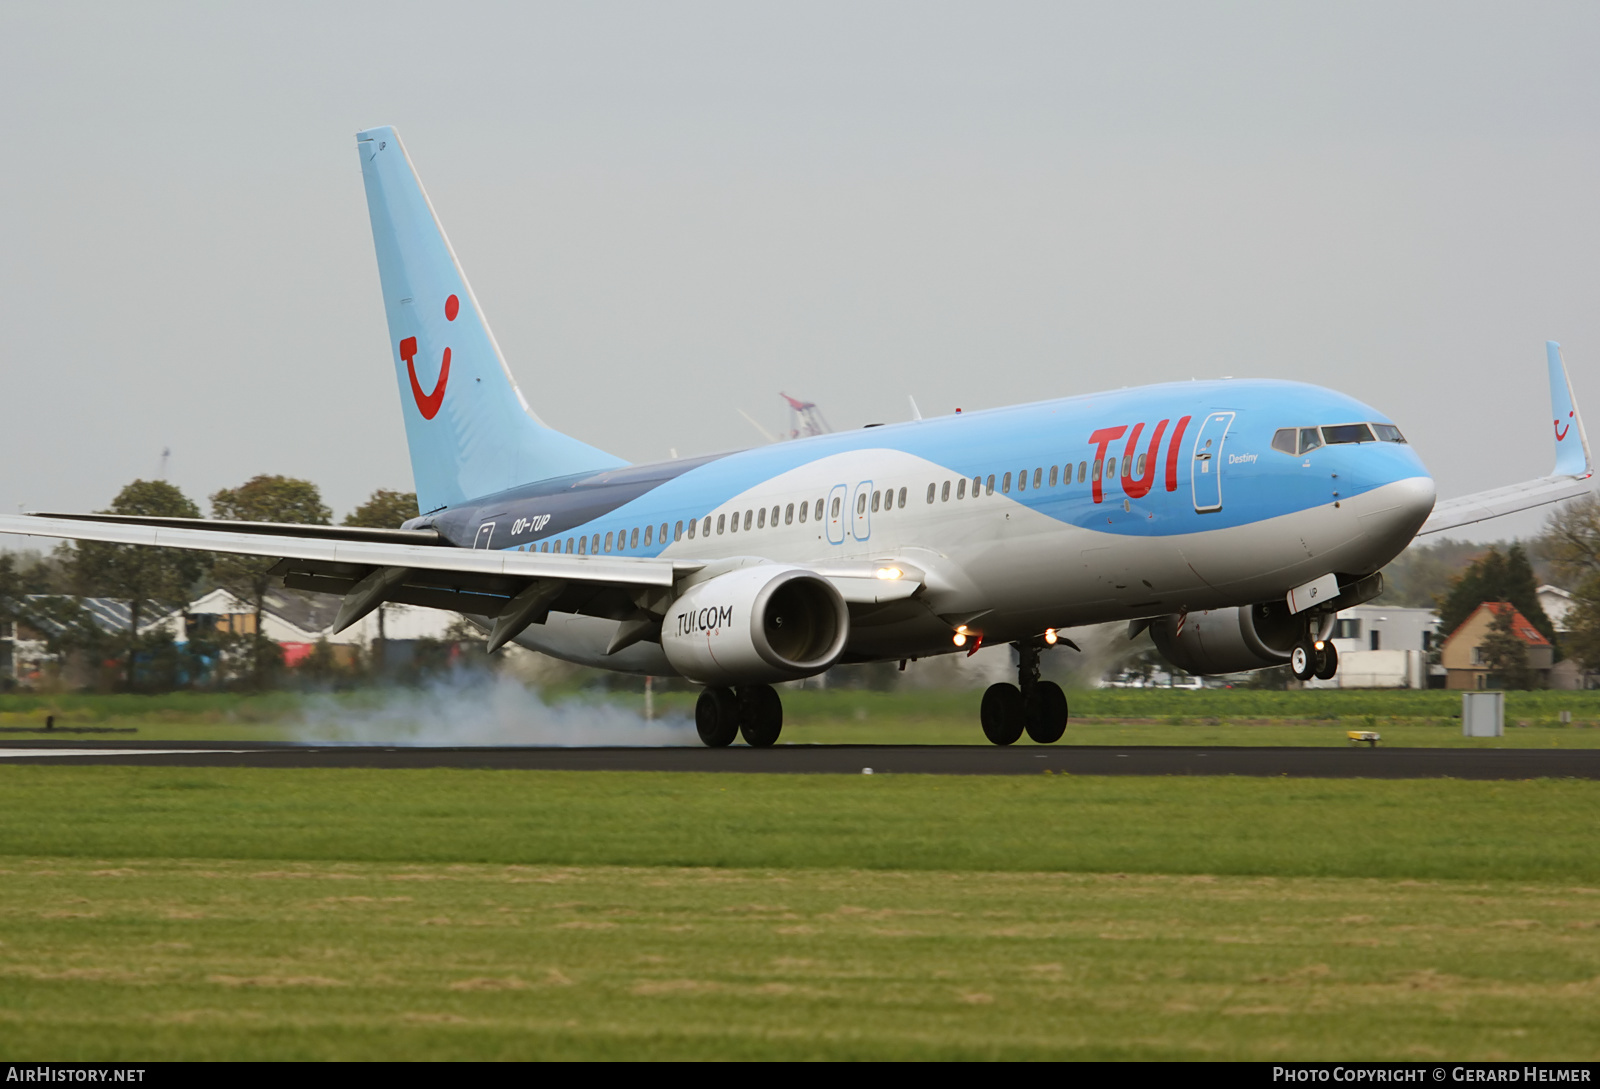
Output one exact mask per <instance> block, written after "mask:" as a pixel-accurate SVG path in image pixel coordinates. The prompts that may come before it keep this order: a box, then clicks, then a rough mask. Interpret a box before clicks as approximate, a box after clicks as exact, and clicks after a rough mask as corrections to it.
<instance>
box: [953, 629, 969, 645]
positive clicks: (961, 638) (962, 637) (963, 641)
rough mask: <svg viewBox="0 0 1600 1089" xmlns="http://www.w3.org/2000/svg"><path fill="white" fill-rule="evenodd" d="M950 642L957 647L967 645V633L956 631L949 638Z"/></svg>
mask: <svg viewBox="0 0 1600 1089" xmlns="http://www.w3.org/2000/svg"><path fill="white" fill-rule="evenodd" d="M950 641H951V642H952V643H954V644H955V645H956V646H958V647H964V646H966V645H967V633H966V632H964V631H958V632H956V633H955V634H954V635H952V636H951V637H950Z"/></svg>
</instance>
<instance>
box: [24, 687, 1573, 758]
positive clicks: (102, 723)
mask: <svg viewBox="0 0 1600 1089" xmlns="http://www.w3.org/2000/svg"><path fill="white" fill-rule="evenodd" d="M694 698H695V696H694V694H693V693H688V692H667V693H662V694H660V695H658V696H657V697H656V709H657V713H658V715H661V716H668V717H671V716H675V717H676V719H677V720H678V721H679V722H680V723H683V724H685V726H686V724H687V722H688V720H689V718H690V716H691V715H692V713H693V705H694ZM1069 699H1070V702H1071V708H1072V720H1071V723H1070V725H1069V727H1068V732H1067V735H1066V737H1065V738H1063V742H1064V743H1066V744H1080V745H1303V746H1317V745H1336V746H1337V745H1345V744H1347V743H1348V740H1347V738H1346V737H1345V734H1346V731H1349V730H1377V731H1378V732H1379V733H1381V734H1382V735H1383V738H1384V743H1385V744H1388V745H1401V746H1415V747H1429V748H1431V747H1442V746H1448V747H1473V748H1526V747H1536V748H1551V747H1555V748H1595V747H1600V691H1596V692H1512V693H1508V694H1507V697H1506V726H1507V729H1506V735H1505V736H1504V737H1501V738H1472V739H1468V738H1463V737H1462V736H1461V723H1460V719H1459V717H1458V716H1459V714H1460V711H1461V697H1460V694H1459V693H1450V692H1407V691H1300V692H1256V691H1251V690H1247V689H1208V690H1204V691H1200V692H1182V691H1177V692H1174V691H1163V690H1159V689H1156V690H1149V689H1147V690H1137V689H1087V690H1077V691H1073V692H1071V693H1069ZM978 700H979V694H978V693H976V692H940V691H910V692H892V693H891V692H872V691H863V690H852V689H830V690H825V691H819V690H815V689H803V690H792V691H786V692H785V693H784V710H785V726H784V736H783V740H784V741H785V742H787V743H801V744H804V743H813V744H850V743H861V744H923V745H944V744H956V745H971V744H981V743H982V734H981V733H980V732H979V729H978V725H977V706H978ZM597 707H604V708H605V710H606V711H607V712H608V713H609V716H610V717H609V718H605V719H604V720H603V721H602V720H601V718H599V717H595V721H594V722H592V723H591V722H590V721H588V720H589V718H590V717H591V716H590V715H589V711H590V710H591V709H594V708H597ZM642 708H643V699H642V697H641V696H639V695H638V694H629V693H618V692H613V693H609V694H608V693H603V692H602V693H592V692H589V693H586V692H578V691H559V690H558V691H554V692H549V693H546V695H545V698H544V700H543V701H541V700H540V699H539V698H538V697H536V696H533V695H528V694H526V693H524V692H523V690H522V689H520V688H516V687H514V686H513V685H511V684H509V683H506V684H503V685H501V686H497V687H495V688H494V690H493V691H492V693H488V694H486V693H485V692H484V691H483V690H482V689H480V688H473V687H471V686H465V687H463V688H462V689H447V690H444V691H442V692H441V691H437V690H434V691H424V692H422V693H416V692H412V691H410V690H405V689H400V690H390V691H388V692H374V691H368V692H354V693H344V694H339V695H335V696H317V697H306V696H297V695H294V694H290V693H269V694H265V695H260V696H245V695H234V694H204V693H176V694H173V695H167V696H83V695H64V696H24V695H9V696H0V731H3V732H0V745H3V743H4V738H6V737H11V738H23V737H41V736H45V735H44V734H43V733H42V731H41V730H40V727H42V726H43V724H44V718H45V716H46V715H54V716H55V721H56V726H57V727H58V728H68V729H83V728H88V729H92V730H108V731H109V730H115V731H120V732H118V733H105V734H70V733H69V734H63V735H61V736H67V737H74V736H76V737H79V738H83V739H92V738H95V737H99V738H100V739H102V740H114V739H115V738H117V737H122V738H124V739H134V738H137V739H139V740H228V739H234V740H244V739H249V740H263V741H288V740H297V739H318V740H331V739H341V738H343V739H356V738H360V739H364V740H372V741H377V740H381V741H397V742H398V741H406V740H418V739H431V740H434V741H439V742H446V743H450V742H460V743H473V742H480V743H481V742H493V743H499V744H506V743H517V742H519V741H523V742H528V743H532V742H537V741H540V740H542V739H545V738H546V737H547V735H546V734H544V733H541V731H540V724H541V723H548V721H550V720H552V719H554V720H559V721H561V722H563V723H565V726H564V727H563V730H562V732H561V735H560V740H561V741H562V742H563V743H569V744H571V743H597V744H606V743H614V739H615V738H617V737H619V736H621V737H622V738H623V740H633V738H632V735H630V734H628V733H627V724H626V723H625V722H622V721H620V720H621V719H630V720H632V722H633V724H634V725H635V726H637V725H638V721H639V720H638V717H637V716H638V715H639V714H640V713H641V712H642ZM429 709H431V710H429ZM424 711H427V714H424ZM1563 711H1566V712H1569V713H1570V715H1571V717H1572V720H1573V721H1572V723H1571V724H1570V725H1564V724H1562V723H1561V722H1560V721H1559V718H1560V714H1561V712H1563ZM422 718H430V719H452V718H453V719H454V721H447V722H435V723H434V724H433V726H432V727H431V728H430V729H429V730H427V731H419V729H418V728H417V721H419V720H421V719H422ZM485 722H491V723H493V725H494V728H493V729H490V730H481V731H476V732H475V729H474V728H475V726H478V725H481V724H483V723H485ZM524 727H526V728H525V729H524ZM619 729H620V730H622V731H623V732H622V734H620V735H619V734H618V730H619ZM128 731H133V732H128ZM681 740H684V741H686V742H693V740H694V738H693V735H692V732H686V735H685V737H684V738H682V739H681ZM1023 744H1027V742H1026V741H1024V742H1023Z"/></svg>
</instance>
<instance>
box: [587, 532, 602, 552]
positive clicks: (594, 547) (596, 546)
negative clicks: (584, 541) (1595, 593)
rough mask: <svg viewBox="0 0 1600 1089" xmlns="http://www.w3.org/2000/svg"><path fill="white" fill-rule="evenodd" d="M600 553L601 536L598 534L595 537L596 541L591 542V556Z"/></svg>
mask: <svg viewBox="0 0 1600 1089" xmlns="http://www.w3.org/2000/svg"><path fill="white" fill-rule="evenodd" d="M599 551H600V534H598V533H596V534H595V535H594V539H593V540H592V541H590V542H589V554H590V555H591V556H592V555H594V554H596V553H598V552H599Z"/></svg>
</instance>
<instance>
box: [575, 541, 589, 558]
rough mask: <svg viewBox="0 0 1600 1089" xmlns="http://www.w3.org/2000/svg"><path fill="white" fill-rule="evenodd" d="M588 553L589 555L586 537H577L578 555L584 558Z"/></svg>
mask: <svg viewBox="0 0 1600 1089" xmlns="http://www.w3.org/2000/svg"><path fill="white" fill-rule="evenodd" d="M588 553H589V538H587V537H579V538H578V555H580V556H586V555H588Z"/></svg>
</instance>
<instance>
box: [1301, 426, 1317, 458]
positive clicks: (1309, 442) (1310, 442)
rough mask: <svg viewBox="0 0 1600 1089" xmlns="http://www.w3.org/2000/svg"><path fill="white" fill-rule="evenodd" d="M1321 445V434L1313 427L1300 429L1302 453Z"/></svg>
mask: <svg viewBox="0 0 1600 1089" xmlns="http://www.w3.org/2000/svg"><path fill="white" fill-rule="evenodd" d="M1321 445H1322V435H1321V434H1320V433H1319V432H1318V431H1317V429H1316V428H1314V427H1302V428H1301V429H1300V452H1301V453H1302V454H1304V453H1307V452H1309V451H1311V450H1315V449H1316V448H1317V447H1319V446H1321Z"/></svg>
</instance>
